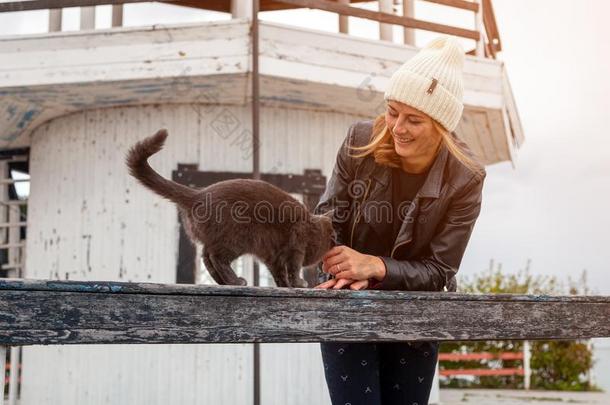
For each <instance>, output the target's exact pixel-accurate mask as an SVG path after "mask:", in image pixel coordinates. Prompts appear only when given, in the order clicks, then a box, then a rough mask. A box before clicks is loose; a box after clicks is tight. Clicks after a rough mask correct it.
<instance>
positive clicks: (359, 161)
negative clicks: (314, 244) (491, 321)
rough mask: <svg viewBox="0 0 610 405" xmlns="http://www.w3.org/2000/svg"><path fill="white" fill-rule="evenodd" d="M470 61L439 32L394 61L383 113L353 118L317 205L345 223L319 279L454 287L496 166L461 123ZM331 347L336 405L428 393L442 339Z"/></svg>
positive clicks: (417, 399)
mask: <svg viewBox="0 0 610 405" xmlns="http://www.w3.org/2000/svg"><path fill="white" fill-rule="evenodd" d="M463 64H464V51H463V49H462V47H461V46H460V44H459V42H458V41H457V40H456V39H455V38H454V37H450V36H441V37H438V38H436V39H435V40H433V41H432V42H430V43H429V44H428V45H427V46H426V47H425V48H423V49H421V50H420V52H419V53H418V54H417V55H415V56H414V57H413V58H411V59H410V60H409V61H407V62H406V63H405V64H404V65H402V66H401V67H400V68H399V69H398V70H397V71H396V72H394V74H393V75H392V77H391V78H390V81H389V85H388V87H387V89H386V91H385V95H384V99H385V100H386V111H385V113H384V114H381V115H380V116H378V117H377V118H376V119H375V120H369V121H359V122H356V123H355V124H353V125H352V126H351V127H350V130H349V132H348V136H347V137H346V138H345V140H344V142H343V144H342V146H341V148H340V149H339V152H338V154H337V162H336V164H335V167H334V170H333V173H332V176H331V178H330V180H329V182H328V184H327V188H326V191H325V193H324V195H323V196H322V198H321V200H320V203H319V204H318V205H317V207H316V208H315V212H316V213H323V212H326V211H329V210H334V214H333V225H334V227H335V229H336V231H337V246H335V247H333V248H332V249H331V250H329V251H328V252H327V254H326V255H325V256H324V259H323V263H322V269H321V270H322V272H323V273H324V274H323V275H324V276H328V277H332V278H330V279H328V280H327V281H325V282H322V283H321V284H319V285H317V286H316V287H315V288H322V289H327V288H333V289H340V288H345V287H349V288H350V289H353V290H360V289H365V288H368V289H384V290H407V291H442V290H443V288H445V286H446V287H447V289H448V290H449V291H455V290H456V283H455V277H454V276H455V274H456V273H457V271H458V268H459V265H460V262H461V260H462V256H463V254H464V250H465V248H466V245H467V243H468V240H469V238H470V234H471V232H472V228H473V226H474V224H475V221H476V219H477V217H478V215H479V211H480V207H481V192H482V187H483V180H484V178H485V175H486V173H485V169H484V168H483V166H482V165H481V164H479V163H478V162H477V161H476V160H475V159H474V158H473V156H472V154H471V152H470V151H469V149H468V147H467V146H466V145H465V144H464V143H463V142H461V141H460V140H458V139H457V137H456V135H455V134H454V133H453V131H454V129H455V128H456V126H457V124H458V122H459V120H460V118H461V116H462V111H463V104H462V94H463V84H462V67H463ZM348 149H350V150H353V151H356V152H359V153H355V154H352V153H350V151H348ZM321 279H323V278H321ZM321 351H322V360H323V363H324V371H325V377H326V381H327V383H328V387H329V391H330V397H331V400H332V403H333V405H346V404H350V405H359V404H367V405H375V404H383V405H389V404H401V405H402V404H409V405H411V404H417V405H424V404H427V402H428V397H429V395H430V389H431V387H432V379H433V376H434V372H435V368H436V362H437V359H438V342H379V343H375V342H371V343H368V342H364V343H347V342H323V343H321Z"/></svg>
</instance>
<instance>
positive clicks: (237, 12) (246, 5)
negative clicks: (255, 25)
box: [231, 0, 253, 18]
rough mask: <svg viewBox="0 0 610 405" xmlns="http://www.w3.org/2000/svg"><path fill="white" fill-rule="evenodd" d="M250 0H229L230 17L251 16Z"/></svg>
mask: <svg viewBox="0 0 610 405" xmlns="http://www.w3.org/2000/svg"><path fill="white" fill-rule="evenodd" d="M252 10H253V7H252V0H231V18H252V12H253V11H252Z"/></svg>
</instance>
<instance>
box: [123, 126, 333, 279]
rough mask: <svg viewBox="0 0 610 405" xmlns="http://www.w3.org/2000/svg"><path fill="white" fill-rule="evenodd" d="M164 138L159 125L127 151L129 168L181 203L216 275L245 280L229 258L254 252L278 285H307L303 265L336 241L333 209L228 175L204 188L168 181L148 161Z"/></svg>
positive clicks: (311, 262) (145, 182)
mask: <svg viewBox="0 0 610 405" xmlns="http://www.w3.org/2000/svg"><path fill="white" fill-rule="evenodd" d="M166 138H167V131H166V130H165V129H161V130H159V131H158V132H157V133H156V134H155V135H153V136H151V137H148V138H146V139H144V140H142V141H140V142H137V143H136V144H135V145H134V146H132V147H131V148H130V150H129V151H128V152H127V155H126V163H127V166H128V168H129V173H130V174H131V175H132V176H134V177H135V178H136V179H138V180H139V181H140V183H142V184H143V185H144V186H146V187H148V188H149V189H151V190H152V191H154V192H155V193H157V194H159V195H160V196H162V197H164V198H167V199H168V200H170V201H172V202H174V203H176V204H177V206H178V211H179V214H180V217H181V219H182V223H183V224H184V227H185V231H186V233H187V235H188V236H189V238H190V239H191V241H192V242H193V243H194V244H195V243H197V242H199V243H202V244H203V251H202V257H203V261H204V263H205V267H206V268H207V269H208V271H209V272H210V275H211V276H212V277H213V278H214V280H215V281H216V282H217V283H218V284H223V285H246V284H247V282H246V280H245V279H244V278H242V277H238V276H237V275H236V274H235V272H234V271H233V269H232V268H231V262H232V261H233V260H235V259H237V258H238V257H240V256H241V255H243V254H252V255H254V256H256V257H257V258H258V259H259V260H260V261H261V262H263V263H264V264H265V265H266V266H267V268H268V269H269V271H270V272H271V274H272V276H273V279H274V280H275V284H276V285H277V286H278V287H307V282H306V281H305V280H303V279H302V278H301V277H300V274H299V273H300V270H301V267H302V266H311V265H314V264H317V263H318V262H320V260H321V259H322V256H323V255H324V253H326V252H327V251H328V250H329V249H330V248H332V247H333V246H334V241H335V240H336V233H335V231H334V229H333V226H332V221H331V218H332V211H331V212H327V213H325V214H324V215H313V214H311V213H310V212H309V211H308V209H307V208H306V206H305V205H304V204H302V203H301V202H299V201H298V200H296V199H295V198H293V197H292V196H291V195H290V194H288V193H286V192H285V191H283V190H281V189H280V188H278V187H276V186H274V185H272V184H269V183H267V182H265V181H261V180H253V179H234V180H226V181H221V182H218V183H215V184H212V185H210V186H208V187H205V188H201V189H194V188H190V187H187V186H184V185H181V184H179V183H176V182H174V181H170V180H167V179H165V178H163V177H161V176H160V175H159V174H158V173H157V172H155V171H154V170H153V169H152V168H151V167H150V165H149V164H148V162H147V159H148V158H149V157H150V156H152V155H153V154H155V153H157V152H158V151H160V150H161V148H162V147H163V144H164V142H165V139H166Z"/></svg>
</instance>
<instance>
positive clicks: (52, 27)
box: [49, 8, 62, 32]
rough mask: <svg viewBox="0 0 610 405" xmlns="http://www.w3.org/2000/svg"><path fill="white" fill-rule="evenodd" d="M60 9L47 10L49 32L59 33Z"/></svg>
mask: <svg viewBox="0 0 610 405" xmlns="http://www.w3.org/2000/svg"><path fill="white" fill-rule="evenodd" d="M61 13H62V10H61V8H56V9H52V10H49V32H56V31H61Z"/></svg>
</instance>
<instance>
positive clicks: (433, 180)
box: [371, 144, 449, 198]
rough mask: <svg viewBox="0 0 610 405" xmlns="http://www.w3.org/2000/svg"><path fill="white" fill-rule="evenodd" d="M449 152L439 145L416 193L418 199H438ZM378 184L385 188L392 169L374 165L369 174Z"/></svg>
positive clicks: (388, 182)
mask: <svg viewBox="0 0 610 405" xmlns="http://www.w3.org/2000/svg"><path fill="white" fill-rule="evenodd" d="M448 154H449V151H448V150H447V146H445V144H441V146H440V150H439V152H438V155H437V156H436V159H434V163H432V167H431V168H430V172H429V173H428V176H427V177H426V180H425V181H424V184H423V185H422V186H421V189H420V190H419V192H418V193H417V195H418V197H420V198H422V197H425V198H438V197H439V195H440V193H441V186H442V185H443V172H444V170H445V163H446V162H447V156H448ZM371 177H373V178H374V179H375V180H376V181H377V182H378V183H380V184H382V185H383V188H386V187H387V186H388V185H389V184H390V179H391V177H392V169H391V168H390V167H388V166H382V165H379V164H375V169H374V170H373V173H372V174H371Z"/></svg>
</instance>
